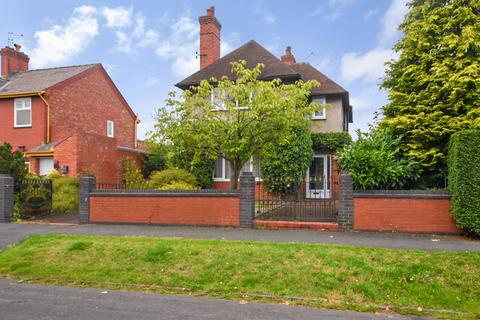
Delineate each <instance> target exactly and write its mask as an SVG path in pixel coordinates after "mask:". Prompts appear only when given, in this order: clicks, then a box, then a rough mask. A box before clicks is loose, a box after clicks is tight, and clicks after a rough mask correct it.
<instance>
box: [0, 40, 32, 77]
mask: <svg viewBox="0 0 480 320" xmlns="http://www.w3.org/2000/svg"><path fill="white" fill-rule="evenodd" d="M13 46H14V47H15V49H13V48H10V47H5V48H2V50H1V51H0V56H1V57H2V78H6V77H7V76H8V75H9V74H12V73H14V72H19V71H28V61H29V60H30V58H29V57H28V56H27V55H26V54H25V53H23V52H21V51H20V49H22V46H21V45H19V44H17V43H15V44H14V45H13Z"/></svg>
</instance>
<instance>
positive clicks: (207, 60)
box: [198, 7, 222, 69]
mask: <svg viewBox="0 0 480 320" xmlns="http://www.w3.org/2000/svg"><path fill="white" fill-rule="evenodd" d="M198 22H200V69H203V68H205V67H206V66H208V65H209V64H211V63H213V62H214V61H216V60H218V59H220V30H221V29H222V25H221V24H220V22H218V20H217V18H216V17H215V7H210V8H208V9H207V15H206V16H201V17H199V18H198Z"/></svg>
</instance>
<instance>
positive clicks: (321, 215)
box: [255, 176, 338, 222]
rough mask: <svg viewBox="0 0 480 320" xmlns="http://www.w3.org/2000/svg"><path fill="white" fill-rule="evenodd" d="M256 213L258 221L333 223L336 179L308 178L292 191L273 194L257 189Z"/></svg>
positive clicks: (334, 218)
mask: <svg viewBox="0 0 480 320" xmlns="http://www.w3.org/2000/svg"><path fill="white" fill-rule="evenodd" d="M255 216H256V219H259V220H286V221H314V222H336V221H337V216H338V179H336V178H335V177H334V176H321V177H309V178H308V181H307V179H306V181H305V182H304V183H302V184H301V185H300V186H299V187H298V188H297V189H296V190H295V191H294V192H291V193H289V194H275V193H273V192H270V191H269V190H268V189H267V188H266V187H264V188H260V189H259V190H257V192H256V199H255Z"/></svg>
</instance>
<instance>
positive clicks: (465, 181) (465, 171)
mask: <svg viewBox="0 0 480 320" xmlns="http://www.w3.org/2000/svg"><path fill="white" fill-rule="evenodd" d="M448 189H449V191H450V193H451V195H452V217H453V219H454V220H455V221H456V223H457V225H458V226H459V227H460V228H462V229H464V230H465V231H467V232H469V233H471V234H474V235H477V236H480V131H479V130H466V131H460V132H457V133H455V134H453V135H452V137H451V138H450V145H449V151H448Z"/></svg>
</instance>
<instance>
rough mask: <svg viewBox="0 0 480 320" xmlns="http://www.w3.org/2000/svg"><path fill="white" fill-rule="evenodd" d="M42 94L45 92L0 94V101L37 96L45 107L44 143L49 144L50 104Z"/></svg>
mask: <svg viewBox="0 0 480 320" xmlns="http://www.w3.org/2000/svg"><path fill="white" fill-rule="evenodd" d="M44 93H45V91H25V92H17V93H4V94H0V99H9V98H23V97H31V96H39V97H40V99H42V101H43V102H44V103H45V105H46V106H47V142H46V143H50V104H49V103H48V102H47V100H45V98H44V97H43V94H44Z"/></svg>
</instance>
